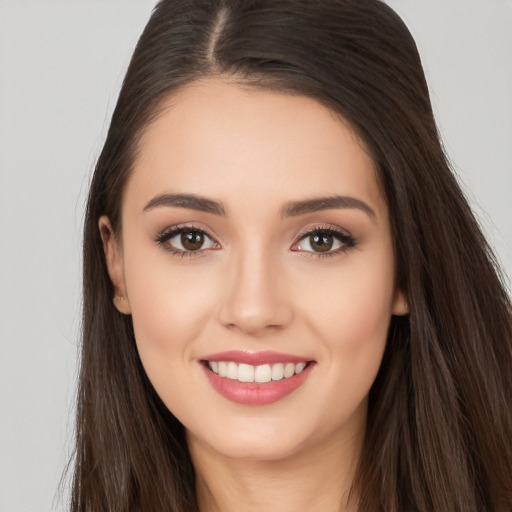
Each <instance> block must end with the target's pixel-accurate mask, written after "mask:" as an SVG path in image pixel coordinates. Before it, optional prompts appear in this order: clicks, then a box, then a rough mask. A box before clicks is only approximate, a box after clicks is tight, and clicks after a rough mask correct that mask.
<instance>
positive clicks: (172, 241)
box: [155, 226, 220, 255]
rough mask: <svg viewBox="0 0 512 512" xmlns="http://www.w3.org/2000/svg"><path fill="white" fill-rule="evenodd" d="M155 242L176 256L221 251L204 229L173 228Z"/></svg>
mask: <svg viewBox="0 0 512 512" xmlns="http://www.w3.org/2000/svg"><path fill="white" fill-rule="evenodd" d="M155 241H156V242H157V243H158V244H159V245H160V246H162V247H163V248H164V249H166V250H168V251H170V252H173V253H175V254H181V255H183V254H185V253H193V252H197V253H202V252H204V251H207V250H210V249H220V245H219V244H218V243H217V242H216V241H215V240H214V239H213V238H212V237H211V236H209V235H208V233H206V232H205V231H203V230H202V229H199V228H197V229H195V228H193V227H192V226H190V227H188V226H184V227H178V226H173V227H172V228H170V229H169V230H167V231H165V232H164V233H162V234H161V235H159V236H158V237H157V238H156V239H155Z"/></svg>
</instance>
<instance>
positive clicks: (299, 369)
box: [295, 363, 306, 375]
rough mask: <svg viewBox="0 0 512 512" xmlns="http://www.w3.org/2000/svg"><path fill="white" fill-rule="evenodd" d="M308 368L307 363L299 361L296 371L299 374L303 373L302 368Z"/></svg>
mask: <svg viewBox="0 0 512 512" xmlns="http://www.w3.org/2000/svg"><path fill="white" fill-rule="evenodd" d="M304 368H306V363H299V364H297V365H295V373H296V374H297V375H298V374H299V373H302V370H304Z"/></svg>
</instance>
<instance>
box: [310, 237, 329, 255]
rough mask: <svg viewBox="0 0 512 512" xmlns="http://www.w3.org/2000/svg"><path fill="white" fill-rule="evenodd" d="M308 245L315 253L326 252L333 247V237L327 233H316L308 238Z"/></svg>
mask: <svg viewBox="0 0 512 512" xmlns="http://www.w3.org/2000/svg"><path fill="white" fill-rule="evenodd" d="M309 244H310V246H311V249H313V251H315V252H327V251H330V250H331V249H332V247H333V245H334V237H333V236H332V235H330V234H328V233H317V234H315V235H311V236H310V237H309Z"/></svg>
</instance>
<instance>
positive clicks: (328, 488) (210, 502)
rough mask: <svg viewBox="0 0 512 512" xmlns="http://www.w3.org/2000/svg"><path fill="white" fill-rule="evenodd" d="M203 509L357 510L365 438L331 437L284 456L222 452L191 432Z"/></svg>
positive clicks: (232, 511)
mask: <svg viewBox="0 0 512 512" xmlns="http://www.w3.org/2000/svg"><path fill="white" fill-rule="evenodd" d="M188 440H189V449H190V452H191V456H192V460H193V462H194V467H195V470H196V492H197V498H198V504H199V511H200V512H262V511H267V510H279V512H302V511H304V512H305V511H307V512H355V511H356V510H357V506H356V503H355V502H354V500H353V499H350V500H349V494H350V489H351V486H352V481H353V478H354V474H355V469H356V465H357V460H358V457H359V453H360V446H361V441H362V439H358V440H357V442H355V440H354V439H353V438H351V439H349V440H340V439H334V440H333V439H331V440H328V441H327V442H325V443H323V446H318V445H315V447H314V450H312V449H309V450H308V449H304V450H302V451H300V452H298V453H295V454H294V455H293V456H290V457H288V458H285V459H282V460H275V461H263V460H247V459H233V458H228V457H223V456H220V455H219V454H218V453H217V452H214V451H213V450H212V449H211V448H210V447H207V446H205V445H204V444H202V443H201V441H200V440H197V439H194V438H193V437H192V436H190V435H189V439H188Z"/></svg>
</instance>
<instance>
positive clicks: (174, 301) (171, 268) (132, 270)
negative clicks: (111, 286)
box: [125, 248, 215, 378]
mask: <svg viewBox="0 0 512 512" xmlns="http://www.w3.org/2000/svg"><path fill="white" fill-rule="evenodd" d="M141 252H142V251H141ZM131 255H132V256H131V259H128V260H127V261H125V275H126V287H127V291H128V296H129V300H130V307H131V310H132V319H133V326H134V331H135V338H136V340H137V347H138V350H139V354H140V357H141V359H142V362H143V364H144V367H145V368H146V371H147V373H148V375H149V376H150V378H151V373H152V372H153V371H168V370H169V365H172V364H174V363H177V362H183V361H187V360H190V359H191V351H192V349H193V342H194V340H195V339H196V338H197V337H198V335H199V333H200V332H201V331H202V330H203V329H204V325H205V323H206V322H208V320H209V318H210V317H211V314H212V308H214V306H215V296H214V294H213V293H212V290H214V289H215V283H213V282H208V280H210V281H212V280H214V279H215V273H212V272H201V271H198V269H197V265H187V264H186V263H185V262H183V264H182V265H178V266H177V265H176V263H175V262H174V264H172V262H171V261H169V260H170V258H172V255H168V254H165V253H163V254H158V252H157V251H155V250H154V248H153V250H152V251H147V253H146V254H144V253H143V252H142V254H139V255H137V254H134V252H133V251H132V252H131Z"/></svg>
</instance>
